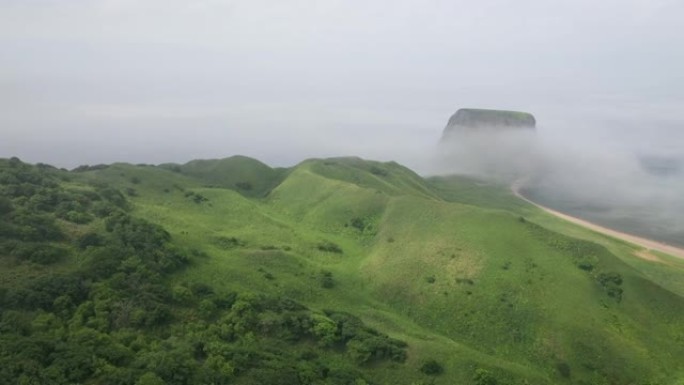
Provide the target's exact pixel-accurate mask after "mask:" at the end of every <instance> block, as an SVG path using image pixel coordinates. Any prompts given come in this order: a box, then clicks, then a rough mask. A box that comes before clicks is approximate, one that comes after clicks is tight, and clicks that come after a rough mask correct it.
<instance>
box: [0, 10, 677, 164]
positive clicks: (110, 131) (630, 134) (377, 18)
mask: <svg viewBox="0 0 684 385" xmlns="http://www.w3.org/2000/svg"><path fill="white" fill-rule="evenodd" d="M461 107H481V108H501V109H519V110H525V111H529V112H532V113H533V114H535V116H536V117H537V121H538V122H539V130H540V133H544V134H545V135H552V136H558V137H575V138H581V140H579V142H580V143H582V141H587V142H596V141H611V142H613V141H614V142H619V143H621V144H623V145H625V146H627V147H632V148H636V149H637V150H643V151H651V150H653V149H655V148H657V149H660V148H663V149H665V150H667V151H670V152H676V151H678V150H681V149H682V148H684V135H682V131H684V2H683V1H681V0H601V1H590V0H572V1H548V0H481V1H454V0H443V1H440V0H427V1H426V0H422V1H404V0H392V1H369V0H365V1H353V0H328V1H325V0H318V1H314V0H300V1H286V0H272V1H267V0H244V1H240V0H237V1H227V0H225V1H219V0H194V1H188V0H0V157H9V156H19V157H20V158H22V159H23V160H26V161H29V162H47V163H51V164H55V165H58V166H63V167H74V166H76V165H79V164H86V163H87V164H94V163H103V162H104V163H107V162H113V161H129V162H133V163H140V162H145V163H160V162H167V161H175V162H184V161H187V160H190V159H193V158H212V157H225V156H230V155H233V154H244V155H249V156H254V157H257V158H259V159H262V160H264V161H266V162H267V163H270V164H276V165H290V164H293V163H295V162H297V161H299V160H302V159H303V158H306V157H312V156H332V155H360V156H364V157H369V158H379V159H396V160H399V161H404V162H407V163H409V164H410V163H411V162H412V159H413V158H414V157H417V156H418V154H419V153H421V152H424V151H427V149H428V148H429V146H431V145H433V144H434V143H436V142H437V141H438V140H439V137H440V135H441V130H442V129H443V127H444V125H445V123H446V121H447V119H448V118H449V116H450V115H451V114H452V113H454V112H455V111H456V109H458V108H461Z"/></svg>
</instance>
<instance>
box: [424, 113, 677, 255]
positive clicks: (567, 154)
mask: <svg viewBox="0 0 684 385" xmlns="http://www.w3.org/2000/svg"><path fill="white" fill-rule="evenodd" d="M658 129H660V130H663V127H659V128H658V127H656V128H654V129H652V130H647V129H646V128H645V127H641V128H638V127H629V125H625V126H623V127H610V125H607V126H604V127H594V128H592V130H591V131H589V130H586V129H585V130H583V129H582V128H581V127H570V126H568V127H553V128H551V127H548V126H545V125H544V124H543V123H542V124H541V126H540V127H539V128H538V131H537V133H536V134H535V133H533V132H527V131H516V130H509V131H506V132H487V131H478V132H475V133H469V134H468V135H461V136H460V137H459V138H457V139H455V140H451V141H449V143H446V144H442V145H441V146H440V154H439V156H438V158H439V160H438V161H437V162H436V165H437V166H436V167H437V168H436V171H437V172H439V173H461V174H469V175H474V176H477V177H480V178H487V179H495V180H499V181H502V182H505V183H509V182H511V181H512V180H515V179H519V178H525V179H526V183H525V186H526V187H525V189H524V193H525V194H526V195H527V196H528V197H530V198H531V199H533V200H534V201H536V202H538V203H541V204H543V205H546V206H549V207H553V208H556V209H559V210H561V211H564V212H567V213H570V214H573V215H577V216H579V217H582V218H585V219H588V220H590V221H593V222H596V223H599V224H603V225H606V226H609V227H612V228H616V229H619V230H622V231H626V232H630V233H634V234H638V235H643V236H647V237H650V238H653V239H656V240H659V241H663V242H667V243H670V244H674V245H679V246H682V245H684V170H683V168H682V166H683V165H684V155H682V154H681V153H677V152H676V151H674V149H673V147H675V146H676V143H684V141H682V135H681V134H680V133H675V132H674V130H673V132H672V135H667V136H661V137H663V138H665V137H667V138H669V140H665V141H662V142H660V143H658V142H654V141H652V140H650V139H651V138H652V137H658V136H660V135H662V132H658ZM654 131H655V132H654Z"/></svg>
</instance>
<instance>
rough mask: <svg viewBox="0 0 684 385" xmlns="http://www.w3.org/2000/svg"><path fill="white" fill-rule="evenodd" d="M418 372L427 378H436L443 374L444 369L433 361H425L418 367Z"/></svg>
mask: <svg viewBox="0 0 684 385" xmlns="http://www.w3.org/2000/svg"><path fill="white" fill-rule="evenodd" d="M420 371H421V372H423V373H425V374H427V375H428V376H437V375H440V374H442V373H443V372H444V368H443V367H442V364H440V363H439V362H437V361H435V360H427V361H425V362H424V363H423V365H421V366H420Z"/></svg>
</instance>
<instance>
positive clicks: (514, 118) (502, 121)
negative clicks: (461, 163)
mask: <svg viewBox="0 0 684 385" xmlns="http://www.w3.org/2000/svg"><path fill="white" fill-rule="evenodd" d="M536 124H537V121H536V120H535V118H534V116H533V115H532V114H530V113H527V112H520V111H503V110H484V109H475V108H462V109H460V110H458V111H456V113H455V114H453V115H452V116H451V118H450V119H449V122H448V123H447V125H446V127H445V128H444V134H443V136H442V139H444V138H445V137H447V136H449V135H451V134H452V133H455V132H459V131H465V132H467V131H469V130H483V129H485V130H487V129H494V130H505V129H531V130H534V129H535V127H536Z"/></svg>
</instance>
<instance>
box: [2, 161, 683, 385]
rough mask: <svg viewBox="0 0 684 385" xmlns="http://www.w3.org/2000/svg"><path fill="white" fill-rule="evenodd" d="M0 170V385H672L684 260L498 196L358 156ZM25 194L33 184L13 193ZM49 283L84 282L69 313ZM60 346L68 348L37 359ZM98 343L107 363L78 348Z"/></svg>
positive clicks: (482, 187) (501, 192)
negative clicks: (640, 249)
mask: <svg viewBox="0 0 684 385" xmlns="http://www.w3.org/2000/svg"><path fill="white" fill-rule="evenodd" d="M12 164H13V165H12ZM0 165H2V170H3V174H2V175H3V179H1V180H0V181H1V182H2V188H3V189H2V194H3V198H2V199H3V200H2V201H0V209H2V208H3V207H6V208H5V209H3V210H4V211H3V221H2V222H0V223H2V224H3V226H4V227H2V229H3V232H2V233H1V234H2V237H0V240H2V245H3V248H2V250H0V251H2V252H0V263H2V266H3V269H2V271H1V272H0V275H1V277H2V284H1V286H2V292H1V293H2V302H1V303H2V312H3V313H2V317H3V318H2V324H0V327H2V328H3V329H2V330H3V331H5V334H3V337H2V338H3V339H4V340H3V342H4V343H3V344H2V345H3V346H5V347H4V348H2V350H0V351H1V352H2V354H3V356H2V360H3V362H2V363H3V365H2V366H5V367H6V368H5V369H4V370H5V372H3V377H4V378H5V379H6V380H5V382H7V383H14V382H16V381H13V380H15V379H18V378H20V379H21V380H22V381H26V383H30V381H37V382H38V383H40V382H41V381H43V382H44V381H45V380H46V379H50V381H51V382H53V383H60V381H61V382H63V383H68V382H69V381H71V382H81V383H120V384H134V383H140V384H143V383H155V382H154V381H162V382H165V383H179V384H181V383H303V384H308V383H312V384H313V383H315V384H319V383H320V384H337V383H339V384H343V383H349V384H354V383H357V384H361V383H376V384H395V383H402V384H421V383H424V384H428V383H434V384H454V383H461V384H477V385H484V384H678V382H677V381H679V380H680V379H681V378H682V377H684V365H682V364H681V362H680V359H679V357H681V355H682V353H684V321H683V320H684V287H682V286H681V282H684V279H682V278H684V263H682V262H681V261H678V260H675V259H671V258H668V257H667V256H661V257H662V259H661V260H660V261H659V262H653V261H645V260H643V259H639V258H638V257H636V256H635V255H634V253H635V251H636V250H635V249H633V248H632V247H631V246H630V245H627V244H625V243H622V242H619V241H616V240H613V239H610V238H607V237H605V236H602V235H599V234H596V233H593V232H590V231H588V230H585V229H583V228H580V227H577V226H575V225H572V224H568V223H565V222H563V221H561V220H559V219H556V218H554V217H551V216H548V215H547V214H545V213H543V212H542V211H540V210H538V209H536V208H535V207H533V206H531V205H528V204H526V203H525V202H522V201H520V200H518V199H517V198H515V197H514V196H512V195H511V194H510V193H509V192H508V189H507V187H506V186H497V185H491V184H487V183H484V182H481V181H476V180H471V179H466V178H460V177H449V178H430V179H424V178H421V177H420V176H418V175H416V174H415V173H413V172H412V171H410V170H408V169H406V168H404V167H402V166H400V165H398V164H396V163H380V162H372V161H365V160H361V159H358V158H334V159H321V160H317V159H313V160H307V161H304V162H302V163H301V164H299V165H297V166H295V167H293V168H291V169H287V170H285V169H272V168H270V167H268V166H266V165H263V164H262V163H260V162H258V161H256V160H252V159H249V158H244V157H233V158H227V159H224V160H215V161H193V162H190V163H188V164H186V165H182V166H179V165H162V166H158V167H155V166H133V165H127V164H115V165H111V166H108V167H94V168H81V169H80V170H79V171H78V172H64V171H59V170H54V169H51V168H47V167H35V166H28V165H25V164H23V163H21V162H18V161H17V160H12V161H9V160H5V161H2V163H1V164H0ZM17 170H19V171H17ZM23 174H27V175H34V174H35V175H34V176H33V177H26V176H21V175H23ZM18 176H21V177H18ZM22 178H23V179H27V180H29V182H30V181H31V180H33V182H40V183H37V184H36V183H34V185H35V186H34V187H33V189H26V191H24V190H22V189H21V186H22V185H23V184H25V183H28V182H25V181H22V180H21V179H22ZM247 183H248V184H249V185H250V186H251V188H249V189H247V188H244V187H245V186H247ZM44 185H48V186H44ZM44 189H50V191H51V193H50V194H48V193H47V192H46V191H43V190H44ZM53 190H54V191H53ZM51 194H52V195H56V196H57V198H55V199H53V200H52V201H51V200H50V199H48V201H50V202H53V203H52V204H50V205H47V206H44V207H42V208H41V207H40V205H39V204H37V203H36V202H41V201H42V200H44V199H43V198H41V197H42V196H44V195H47V196H50V195H51ZM82 196H86V197H88V198H87V199H85V198H82ZM64 202H80V203H79V204H78V205H71V206H70V207H66V206H68V205H67V204H66V203H64ZM63 203H64V204H63ZM103 207H105V208H107V209H104V208H103ZM18 212H31V213H34V214H35V215H37V216H40V217H42V218H43V219H42V220H43V222H45V223H48V222H49V223H51V224H50V225H49V226H48V225H45V226H48V227H49V229H52V230H54V231H57V232H58V233H59V234H60V235H59V236H58V237H56V238H54V239H52V238H49V239H48V238H45V236H44V234H43V235H40V234H39V235H35V234H34V235H33V238H31V235H29V236H28V238H27V237H26V235H25V234H24V235H22V234H23V233H21V232H17V231H18V230H17V231H14V230H13V231H7V230H6V229H15V230H16V229H19V228H22V227H21V226H29V227H30V226H35V223H39V222H36V220H35V219H33V220H26V219H22V216H17V213H18ZM70 212H74V213H75V214H68V213H70ZM79 213H80V214H83V216H85V217H87V219H83V220H81V219H80V218H79V215H77V214H79ZM8 214H9V216H8ZM22 221H23V222H22ZM43 222H40V223H43ZM79 222H82V223H79ZM50 226H52V227H50ZM46 234H49V232H48V233H46ZM91 234H93V235H91ZM136 234H138V235H136ZM90 238H92V239H95V240H98V239H99V240H98V241H97V242H96V241H93V240H91V241H87V239H90ZM84 242H85V243H84ZM89 242H95V243H92V244H90V243H89ZM36 243H39V244H40V245H42V246H44V247H54V248H59V249H63V250H62V251H61V254H60V256H58V257H55V258H53V259H50V258H47V260H43V259H41V256H43V255H44V254H46V253H28V252H24V251H22V250H24V249H27V248H28V249H29V250H31V248H30V247H25V246H26V244H30V245H35V244H36ZM122 250H123V251H122ZM47 254H48V255H49V253H47ZM112 261H114V262H112ZM100 266H105V267H106V266H109V268H104V267H103V268H102V269H103V271H100V270H102V269H100V270H99V269H98V267H100ZM65 276H66V277H71V278H70V279H71V280H73V281H74V282H78V285H76V286H77V288H78V290H76V289H74V290H75V291H74V292H73V295H70V297H69V298H68V299H67V298H62V299H60V300H59V301H58V299H59V298H61V297H62V296H60V295H57V293H55V294H45V293H43V292H41V291H40V290H38V287H40V285H41V283H43V282H44V281H45V280H46V279H47V280H51V279H52V280H54V279H55V278H54V277H65ZM74 277H77V279H76V278H74ZM58 281H59V280H58ZM69 282H71V281H69ZM143 282H145V283H144V284H145V285H153V287H147V288H146V289H143V291H141V288H142V287H141V286H140V285H142V284H143ZM50 287H52V286H50ZM59 287H61V286H59V285H57V286H55V288H54V289H50V290H53V291H59V290H61V289H59ZM22 290H23V291H22ZM43 291H45V290H43ZM34 292H36V293H39V294H31V293H34ZM143 292H150V293H156V294H155V295H152V296H150V295H143ZM18 293H19V294H18ZM21 293H24V294H25V293H29V294H31V295H34V296H37V297H36V298H45V299H44V300H42V302H36V303H33V302H31V303H27V302H26V301H22V300H21V298H23V297H22V295H20V294H21ZM65 301H67V302H68V303H70V304H71V305H69V306H64V304H63V302H65ZM123 309H125V311H124V310H123ZM155 309H156V310H155ZM148 313H150V314H148ZM22 325H23V326H22ZM83 333H89V334H87V335H88V337H87V338H85V335H84V334H83ZM55 336H58V340H59V341H63V343H62V345H59V344H56V345H55V344H54V343H53V345H50V343H48V344H47V345H45V344H46V342H44V341H46V340H50V341H51V340H54V338H55ZM93 339H94V340H98V339H99V340H100V341H105V342H103V344H104V346H107V351H106V352H102V351H97V349H96V351H94V352H93V351H92V349H94V347H93V345H89V342H88V341H91V340H93ZM41 341H43V342H41ZM29 342H30V343H29ZM22 344H23V345H22ZM41 344H42V345H41ZM24 345H25V346H31V347H32V348H31V349H32V350H30V351H28V352H27V351H25V350H26V349H23V348H21V346H24ZM46 346H47V347H46ZM67 348H69V349H71V350H69V349H67ZM40 349H43V350H44V351H42V350H40ZM60 349H61V350H60ZM65 349H66V350H65ZM88 349H90V350H88ZM80 351H86V352H89V353H88V354H89V357H95V361H94V362H89V361H88V360H87V359H82V360H77V359H76V358H74V359H73V361H75V362H79V365H80V366H79V365H76V366H77V367H78V368H81V369H80V372H79V371H77V370H76V369H73V368H72V367H71V366H70V365H67V364H66V363H64V362H62V363H60V360H63V361H70V359H63V358H62V357H71V356H70V354H71V355H73V354H76V352H80ZM41 352H42V353H41ZM19 353H20V354H21V355H22V357H24V356H26V357H27V358H26V359H24V360H23V361H21V360H20V363H21V364H17V363H16V361H17V360H15V359H14V357H16V356H17V354H19ZM36 357H38V358H36ZM160 360H161V361H160ZM157 362H162V363H161V364H157ZM164 363H168V364H164ZM179 363H180V364H179ZM165 365H166V366H165ZM8 368H9V369H8ZM40 368H43V369H40ZM45 368H47V369H45ZM46 373H47V374H46ZM50 375H52V376H53V377H49V376H50ZM41 376H43V377H41ZM46 376H48V377H46ZM59 376H61V377H59ZM112 378H114V379H115V380H111V379H112ZM55 379H59V381H57V380H55ZM62 379H63V380H64V381H62ZM162 382H159V383H162ZM0 383H1V381H0Z"/></svg>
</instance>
